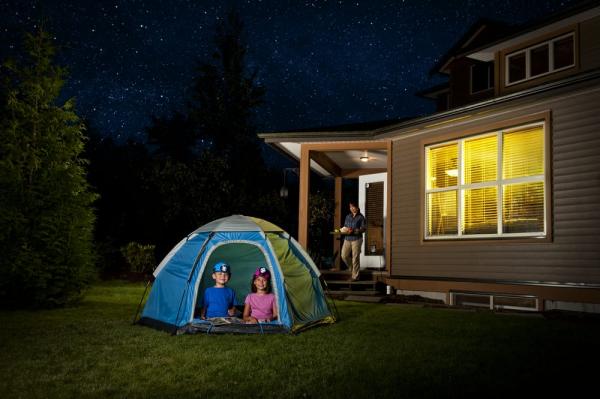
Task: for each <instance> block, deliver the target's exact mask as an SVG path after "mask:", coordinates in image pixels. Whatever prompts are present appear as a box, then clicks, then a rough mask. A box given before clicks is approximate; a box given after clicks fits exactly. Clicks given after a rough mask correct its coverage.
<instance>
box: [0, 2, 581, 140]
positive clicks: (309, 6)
mask: <svg viewBox="0 0 600 399" xmlns="http://www.w3.org/2000/svg"><path fill="white" fill-rule="evenodd" d="M574 3H575V1H567V0H565V1H549V0H544V1H540V0H529V1H522V0H514V1H513V0H505V1H497V0H494V1H488V0H485V1H457V0H444V1H436V0H429V1H425V0H406V1H400V0H396V1H285V0H272V1H266V0H265V1H260V0H250V1H201V0H186V1H184V0H112V1H103V0H92V1H88V0H79V1H77V0H71V1H59V0H56V1H52V0H46V1H30V0H9V1H6V0H0V9H1V12H0V44H1V46H2V49H1V51H0V55H2V56H3V58H4V57H5V56H6V55H7V54H11V52H12V51H14V49H15V46H17V45H20V43H21V42H22V36H23V32H24V31H32V30H34V28H35V27H36V24H37V23H38V21H39V20H40V16H43V17H44V18H45V20H46V21H47V23H46V27H47V30H49V31H50V32H51V33H52V34H53V35H54V36H55V42H56V44H57V45H58V46H60V47H61V49H60V57H59V58H58V62H59V63H60V64H61V65H62V66H66V67H67V68H68V70H69V72H70V76H69V79H68V81H67V84H66V86H65V89H64V93H63V95H64V97H65V98H66V97H73V96H74V97H76V99H77V104H78V113H79V114H80V116H82V117H85V118H86V119H88V120H89V121H90V122H91V124H92V126H94V127H95V128H96V129H98V130H99V131H100V132H101V133H102V134H104V135H110V136H112V137H114V138H116V139H118V140H123V139H124V138H133V139H136V140H144V128H145V126H147V125H148V124H149V121H150V117H151V116H152V115H157V116H158V115H165V114H168V113H170V112H171V111H173V110H182V105H183V104H184V99H185V98H186V96H187V95H188V94H189V93H188V90H189V88H190V87H191V82H192V78H193V75H194V67H195V65H196V63H197V62H198V61H205V60H208V59H209V56H210V54H211V52H212V50H213V48H214V47H213V43H212V36H213V34H214V28H215V25H216V23H217V22H218V21H219V20H220V19H221V18H223V17H224V16H225V15H226V13H227V11H228V10H229V9H231V8H232V7H234V8H236V9H237V10H238V12H239V13H240V14H241V16H242V18H243V20H244V23H245V28H246V43H247V45H248V66H249V68H250V69H251V70H254V69H256V70H257V71H258V80H259V82H260V83H261V84H263V85H264V86H265V88H266V91H267V94H266V97H265V100H266V101H265V104H264V105H262V106H261V107H260V109H258V110H257V114H256V123H257V126H258V128H259V130H260V131H281V130H290V129H294V128H306V127H314V126H326V125H336V124H345V123H354V122H365V121H372V120H381V119H392V118H401V117H406V116H417V115H422V114H427V113H430V112H433V110H434V107H433V104H431V103H430V102H428V101H427V100H424V99H419V98H417V97H415V96H414V93H415V92H416V91H419V90H422V89H425V88H428V87H430V86H433V85H435V84H438V83H440V82H442V81H443V79H440V78H439V77H436V76H434V77H430V76H429V70H430V69H431V68H432V66H433V65H434V64H435V62H436V61H437V60H438V59H439V58H440V57H442V56H443V55H444V54H445V52H446V51H447V50H448V49H449V48H451V47H452V45H453V44H454V43H455V42H456V41H457V40H458V39H460V37H461V35H462V34H463V33H464V32H466V30H467V29H468V28H469V27H470V26H471V25H472V24H473V23H474V22H475V21H477V19H478V18H480V17H486V18H492V19H497V20H500V21H504V22H509V23H522V22H525V21H528V20H530V19H532V18H539V17H542V16H544V15H547V14H549V13H551V12H554V11H557V10H560V9H563V8H565V7H568V6H570V5H572V4H574Z"/></svg>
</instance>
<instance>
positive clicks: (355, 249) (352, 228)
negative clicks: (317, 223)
mask: <svg viewBox="0 0 600 399" xmlns="http://www.w3.org/2000/svg"><path fill="white" fill-rule="evenodd" d="M344 227H346V228H347V229H348V231H347V233H348V235H347V236H345V237H344V245H342V260H343V261H344V263H345V264H346V265H347V266H348V269H350V270H351V271H352V281H357V280H358V279H359V277H360V250H361V247H362V242H363V239H362V233H364V232H365V230H366V229H367V222H366V220H365V217H364V216H363V215H362V214H361V213H360V209H358V206H356V202H350V213H349V214H348V216H346V220H345V221H344ZM344 230H345V229H344Z"/></svg>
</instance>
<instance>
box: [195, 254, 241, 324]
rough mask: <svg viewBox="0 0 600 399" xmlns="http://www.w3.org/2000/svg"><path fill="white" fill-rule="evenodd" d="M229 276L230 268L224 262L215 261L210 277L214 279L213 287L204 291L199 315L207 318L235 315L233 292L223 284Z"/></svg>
mask: <svg viewBox="0 0 600 399" xmlns="http://www.w3.org/2000/svg"><path fill="white" fill-rule="evenodd" d="M229 277H231V268H230V267H229V265H228V264H227V263H225V262H217V263H216V264H215V265H214V266H213V274H212V278H213V280H215V285H214V287H209V288H207V289H206V291H204V300H203V301H202V311H201V312H200V317H201V318H203V319H208V318H212V317H230V316H234V315H235V305H236V304H237V302H236V299H235V292H234V291H233V290H232V289H231V288H229V287H226V286H225V284H227V282H228V281H229Z"/></svg>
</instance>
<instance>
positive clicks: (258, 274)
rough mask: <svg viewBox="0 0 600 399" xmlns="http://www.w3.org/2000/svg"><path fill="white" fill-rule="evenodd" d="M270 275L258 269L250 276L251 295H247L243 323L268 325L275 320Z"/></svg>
mask: <svg viewBox="0 0 600 399" xmlns="http://www.w3.org/2000/svg"><path fill="white" fill-rule="evenodd" d="M270 279H271V273H269V271H268V270H267V268H266V267H259V268H258V269H256V271H255V272H254V275H253V276H252V286H251V289H252V293H251V294H248V296H247V297H246V301H245V306H244V321H245V322H246V323H248V324H256V323H268V322H270V321H271V320H275V319H276V318H277V305H276V304H275V295H273V294H272V293H271V284H270V281H269V280H270Z"/></svg>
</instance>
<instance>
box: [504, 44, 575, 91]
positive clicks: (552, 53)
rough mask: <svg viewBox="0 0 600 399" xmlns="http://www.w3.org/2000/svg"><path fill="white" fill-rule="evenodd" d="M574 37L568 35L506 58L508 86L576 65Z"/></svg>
mask: <svg viewBox="0 0 600 399" xmlns="http://www.w3.org/2000/svg"><path fill="white" fill-rule="evenodd" d="M574 45H575V44H574V35H573V33H568V34H566V35H563V36H559V37H557V38H554V39H552V40H548V41H546V42H543V43H539V44H536V45H535V46H531V47H528V48H526V49H524V50H519V51H518V52H514V53H511V54H508V55H507V56H506V66H507V67H506V85H507V86H509V85H512V84H515V83H519V82H521V81H525V80H529V79H534V78H537V77H540V76H544V75H547V74H550V73H552V72H557V71H561V70H563V69H566V68H570V67H572V66H574V65H575V50H574Z"/></svg>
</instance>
